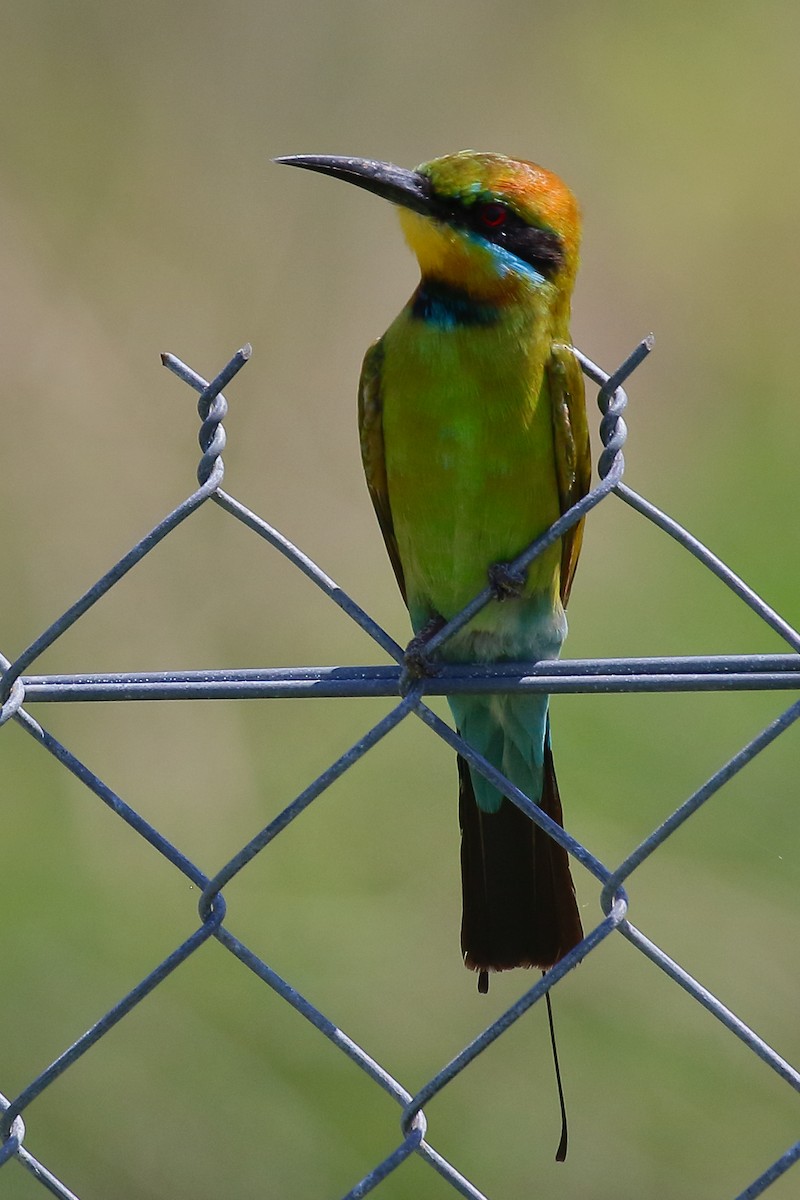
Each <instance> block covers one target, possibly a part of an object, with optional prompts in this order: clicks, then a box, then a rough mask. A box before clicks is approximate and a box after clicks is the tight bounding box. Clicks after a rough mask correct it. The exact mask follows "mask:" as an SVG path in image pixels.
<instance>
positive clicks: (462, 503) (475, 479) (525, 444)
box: [381, 309, 560, 630]
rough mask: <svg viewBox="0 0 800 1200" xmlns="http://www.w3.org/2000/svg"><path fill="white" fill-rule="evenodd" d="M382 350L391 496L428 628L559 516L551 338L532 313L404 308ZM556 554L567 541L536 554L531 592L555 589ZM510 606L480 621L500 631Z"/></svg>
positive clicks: (407, 569) (415, 604)
mask: <svg viewBox="0 0 800 1200" xmlns="http://www.w3.org/2000/svg"><path fill="white" fill-rule="evenodd" d="M383 347H384V355H385V357H384V362H383V371H382V379H381V392H382V397H383V437H384V449H385V456H386V469H387V482H388V492H389V502H390V506H391V512H392V520H393V523H394V528H395V533H396V536H397V543H398V548H399V552H400V558H401V561H402V563H403V570H404V574H405V579H406V584H407V588H408V599H409V607H410V610H411V617H412V621H413V623H414V625H415V627H419V626H420V625H421V624H423V623H424V621H425V620H426V619H427V618H428V617H429V616H430V615H432V614H433V613H439V614H441V615H442V616H444V617H448V616H452V615H453V614H454V613H455V612H457V611H458V610H459V609H460V608H462V607H463V605H464V604H465V603H466V602H467V601H468V600H469V599H470V598H471V596H473V595H474V594H475V593H476V592H478V591H480V590H481V588H483V587H484V586H485V584H486V571H487V568H488V567H489V566H490V565H491V564H492V563H495V562H500V561H506V560H508V559H511V558H513V557H514V556H515V555H517V554H519V553H520V551H522V550H523V549H524V548H525V547H526V546H527V545H528V544H529V543H530V542H531V541H533V539H534V538H535V537H536V536H537V535H538V534H540V533H542V532H543V531H544V530H545V529H547V527H548V526H549V525H551V524H552V522H553V521H554V520H556V518H557V517H558V516H559V513H560V505H559V495H558V485H557V479H556V468H555V458H554V446H553V421H552V415H551V410H550V398H549V395H548V391H547V387H546V382H545V373H544V367H545V364H546V362H547V360H548V358H549V356H550V337H549V334H548V336H546V337H541V336H540V337H538V338H537V336H536V332H535V318H534V317H533V316H532V315H531V316H528V315H526V314H517V315H516V316H515V317H514V318H509V319H501V320H498V321H496V322H494V323H491V324H484V325H477V324H471V325H458V324H456V325H454V326H451V327H449V328H448V327H443V326H441V325H439V324H436V323H435V322H431V321H424V320H420V319H417V318H415V317H414V316H413V315H412V314H411V310H410V309H405V310H404V311H403V312H402V313H401V314H400V316H399V317H398V318H397V320H396V321H395V322H394V324H393V325H392V326H391V327H390V329H389V330H388V331H387V333H386V334H385V336H384V338H383ZM559 561H560V546H559V545H556V546H555V547H553V548H551V549H550V550H549V551H548V552H547V553H546V554H545V555H543V556H541V557H540V558H538V559H537V560H536V562H535V563H534V564H533V565H532V567H531V569H530V572H529V578H528V587H527V592H528V595H529V596H534V595H535V596H536V597H537V599H539V600H541V599H544V597H545V595H546V596H547V597H548V598H552V597H553V593H554V592H555V593H557V589H558V571H559ZM504 607H506V606H505V605H492V606H490V607H489V608H488V609H486V610H484V613H483V614H481V615H480V616H479V617H478V618H476V622H475V623H474V624H473V626H472V628H473V629H486V630H489V629H493V628H494V627H495V626H496V624H497V621H498V616H499V614H500V613H501V612H502V610H503V608H504ZM537 607H538V605H537ZM510 616H511V613H510V612H507V617H510Z"/></svg>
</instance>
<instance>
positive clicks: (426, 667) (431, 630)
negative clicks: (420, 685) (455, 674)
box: [400, 614, 447, 695]
mask: <svg viewBox="0 0 800 1200" xmlns="http://www.w3.org/2000/svg"><path fill="white" fill-rule="evenodd" d="M446 624H447V622H446V621H445V619H444V617H440V616H439V615H438V614H437V615H436V616H434V617H431V618H430V620H429V621H426V623H425V624H424V625H423V627H422V629H420V631H419V633H418V634H416V635H415V636H414V637H413V638H412V639H411V641H410V642H409V643H408V645H407V646H406V652H405V655H404V657H403V673H402V675H401V677H400V690H401V693H402V694H403V695H405V693H406V692H407V691H408V689H409V688H410V687H412V685H413V684H415V683H417V682H418V680H420V679H430V678H431V677H432V676H433V675H435V674H436V672H437V670H438V666H437V665H436V663H435V662H432V661H431V659H430V658H429V657H428V655H427V653H426V650H427V645H428V642H429V641H430V639H431V638H432V637H433V635H434V634H435V633H438V632H439V630H440V629H442V628H443V627H444V626H445V625H446Z"/></svg>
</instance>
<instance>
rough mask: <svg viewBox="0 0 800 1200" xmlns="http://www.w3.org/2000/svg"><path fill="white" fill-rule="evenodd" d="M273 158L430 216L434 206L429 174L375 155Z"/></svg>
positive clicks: (315, 155) (301, 155)
mask: <svg viewBox="0 0 800 1200" xmlns="http://www.w3.org/2000/svg"><path fill="white" fill-rule="evenodd" d="M272 161H273V162H276V163H287V164H288V166H290V167H305V169H306V170H307V171H319V172H320V174H322V175H333V176H334V178H335V179H344V180H345V181H346V182H347V183H354V184H355V185H356V187H362V188H366V190H367V191H368V192H374V193H375V195H376V196H382V197H383V199H384V200H390V201H391V202H392V204H400V205H402V206H403V208H411V209H413V210H414V212H419V213H423V214H424V215H426V216H429V215H430V213H431V210H432V208H433V204H432V203H431V189H430V184H429V183H428V180H427V179H426V178H425V176H424V175H419V174H417V172H416V171H407V170H406V169H405V167H396V166H395V165H394V163H387V162H378V161H377V160H376V159H374V158H340V157H338V155H335V154H289V155H286V156H285V157H284V158H275V159H273V160H272Z"/></svg>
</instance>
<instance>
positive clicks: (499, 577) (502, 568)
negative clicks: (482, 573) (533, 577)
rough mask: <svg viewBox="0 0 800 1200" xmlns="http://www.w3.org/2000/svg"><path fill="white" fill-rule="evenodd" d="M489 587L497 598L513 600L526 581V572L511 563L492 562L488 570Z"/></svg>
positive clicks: (518, 594) (520, 591)
mask: <svg viewBox="0 0 800 1200" xmlns="http://www.w3.org/2000/svg"><path fill="white" fill-rule="evenodd" d="M488 575H489V587H490V588H491V589H492V591H493V592H494V594H495V598H496V599H497V600H513V599H515V598H516V597H517V596H521V595H522V592H523V590H524V588H525V584H526V583H527V581H528V572H527V571H526V570H524V569H523V570H520V569H519V568H515V567H513V566H512V565H511V563H502V562H501V563H492V565H491V566H490V567H489V571H488Z"/></svg>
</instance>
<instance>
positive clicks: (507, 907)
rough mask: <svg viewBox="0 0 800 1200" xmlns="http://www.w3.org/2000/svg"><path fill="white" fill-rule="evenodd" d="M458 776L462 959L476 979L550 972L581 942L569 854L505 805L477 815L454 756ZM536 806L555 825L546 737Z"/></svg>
mask: <svg viewBox="0 0 800 1200" xmlns="http://www.w3.org/2000/svg"><path fill="white" fill-rule="evenodd" d="M458 779H459V804H458V812H459V824H460V826H461V881H462V891H463V903H464V907H463V919H462V924H461V949H462V951H463V953H464V961H465V963H466V965H467V966H468V967H470V968H471V969H472V970H474V971H479V972H481V977H483V976H484V974H485V972H486V971H506V970H509V969H510V968H512V967H540V968H545V969H546V968H547V967H551V966H552V965H553V964H554V963H556V962H558V960H559V959H560V958H563V956H564V955H565V954H566V953H567V952H568V951H569V950H571V949H572V947H573V946H574V945H576V944H577V943H578V942H579V941H580V940H581V938H582V937H583V930H582V928H581V922H580V917H579V916H578V906H577V903H576V901H575V888H574V885H573V882H572V876H571V874H570V869H569V857H568V855H567V853H566V851H565V850H564V849H563V848H562V847H561V846H559V845H558V843H557V842H554V841H553V839H552V838H550V837H548V836H547V834H546V833H544V832H543V831H542V830H540V829H539V828H538V827H537V826H536V825H535V824H534V823H533V821H531V820H530V819H529V818H528V817H527V816H526V815H525V814H524V813H523V812H522V811H521V810H520V809H518V808H517V806H516V805H515V804H512V803H511V801H510V800H507V799H505V800H503V802H502V804H501V805H500V808H499V809H498V811H497V812H496V813H487V812H482V811H481V809H479V808H478V805H477V803H476V802H475V793H474V790H473V787H472V779H471V776H470V768H469V765H468V764H467V762H466V760H465V759H463V758H462V757H461V756H460V755H459V757H458ZM532 799H535V797H532ZM539 803H540V807H541V808H542V809H543V811H544V812H546V813H547V814H548V816H550V817H552V818H553V820H554V821H558V823H559V825H560V824H561V823H562V818H561V800H560V798H559V794H558V785H557V784H556V777H555V770H554V767H553V756H552V754H551V751H550V742H549V737H548V739H547V744H546V746H545V760H544V786H543V789H542V798H541V800H540V802H539Z"/></svg>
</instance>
